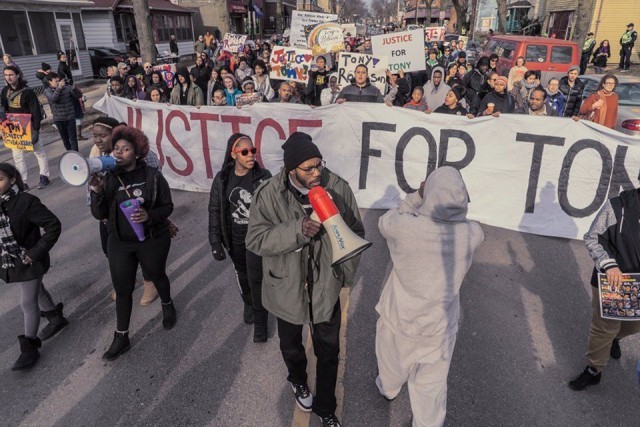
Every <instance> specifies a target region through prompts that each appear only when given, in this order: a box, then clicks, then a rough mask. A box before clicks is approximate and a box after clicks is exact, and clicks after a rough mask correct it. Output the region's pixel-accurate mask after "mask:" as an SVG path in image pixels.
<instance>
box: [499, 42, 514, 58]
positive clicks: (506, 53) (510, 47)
mask: <svg viewBox="0 0 640 427" xmlns="http://www.w3.org/2000/svg"><path fill="white" fill-rule="evenodd" d="M517 47H518V44H517V43H513V42H502V43H501V44H500V46H499V47H498V48H497V49H496V54H497V55H498V56H499V57H501V58H507V59H513V55H514V52H515V50H516V48H517Z"/></svg>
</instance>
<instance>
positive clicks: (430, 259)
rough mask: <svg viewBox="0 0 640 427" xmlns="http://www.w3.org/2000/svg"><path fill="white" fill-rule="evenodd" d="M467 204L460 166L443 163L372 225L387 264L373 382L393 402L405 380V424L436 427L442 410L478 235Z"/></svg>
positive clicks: (479, 231) (442, 416)
mask: <svg viewBox="0 0 640 427" xmlns="http://www.w3.org/2000/svg"><path fill="white" fill-rule="evenodd" d="M468 203H469V196H468V193H467V188H466V186H465V183H464V181H463V179H462V176H461V175H460V172H458V170H457V169H455V168H453V167H450V166H445V167H442V168H439V169H437V170H436V171H434V172H433V173H432V174H431V175H430V176H429V177H428V178H427V180H426V181H425V182H423V183H422V185H421V186H420V190H418V191H417V192H415V193H413V194H410V195H408V196H407V197H406V198H405V200H404V201H403V202H402V204H401V205H400V207H399V208H398V209H394V210H391V211H389V212H387V213H386V214H385V215H384V216H382V217H381V218H380V221H379V224H378V227H379V228H380V232H381V233H382V235H383V236H384V237H385V238H386V239H387V244H388V245H389V252H390V254H391V260H392V262H393V270H392V271H391V274H390V275H389V278H388V279H387V283H386V284H385V286H384V289H383V291H382V295H381V296H380V301H379V302H378V305H377V306H376V311H377V312H378V314H379V315H380V318H379V319H378V323H377V326H376V357H377V359H378V372H379V375H378V377H377V378H376V385H377V386H378V390H379V391H380V393H381V394H382V396H383V397H385V398H386V399H387V400H393V399H395V397H396V396H397V395H398V393H400V389H401V388H402V386H403V385H404V383H406V382H408V387H409V399H410V400H411V410H412V412H413V427H421V426H441V425H442V424H443V423H444V419H445V415H446V412H447V375H448V373H449V365H450V363H451V357H452V355H453V349H454V346H455V343H456V336H457V333H458V319H459V317H460V295H459V293H460V286H461V285H462V281H463V279H464V277H465V275H466V274H467V271H468V270H469V268H470V267H471V262H472V259H473V254H474V252H475V251H476V250H477V249H478V248H479V247H480V244H481V243H482V241H483V240H484V234H483V232H482V228H480V225H479V224H478V223H477V222H475V221H469V220H467V206H468ZM425 260H426V261H427V262H425Z"/></svg>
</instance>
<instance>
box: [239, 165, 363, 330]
mask: <svg viewBox="0 0 640 427" xmlns="http://www.w3.org/2000/svg"><path fill="white" fill-rule="evenodd" d="M287 180H288V174H287V173H286V172H284V171H281V172H280V173H278V174H277V175H275V176H274V177H273V178H271V179H270V180H268V181H266V182H265V183H263V184H262V185H261V186H260V187H258V189H257V190H256V192H255V193H254V194H253V201H252V203H251V213H250V215H249V230H248V231H247V237H246V240H245V243H246V245H247V249H249V250H250V251H252V252H253V253H255V254H257V255H260V256H261V257H262V270H263V273H264V274H263V281H262V304H263V305H264V307H265V308H266V309H267V310H268V311H269V312H271V313H272V314H273V315H275V316H276V317H278V318H280V319H283V320H286V321H287V322H289V323H293V324H296V325H302V324H304V323H305V322H307V321H309V320H310V317H309V295H308V292H307V287H306V278H307V266H308V257H309V253H310V249H311V248H312V249H313V252H312V253H313V254H314V255H313V261H312V265H313V282H314V284H313V295H312V307H313V313H312V314H313V323H321V322H327V321H329V320H330V319H331V313H332V312H333V307H334V306H335V304H336V302H337V301H338V297H339V294H340V289H341V288H342V287H343V286H349V285H351V284H352V283H353V279H354V277H355V273H356V269H357V268H358V262H359V257H355V258H352V259H351V260H349V261H346V262H344V263H342V264H339V265H337V266H335V267H331V259H332V258H331V242H330V240H329V236H328V234H327V233H326V232H325V231H324V229H323V230H321V232H320V233H319V234H318V235H317V236H316V238H314V239H309V238H308V237H306V236H304V235H303V234H302V220H303V218H304V217H305V216H306V214H305V211H304V209H303V208H302V205H300V203H299V202H298V201H297V200H296V199H295V197H294V195H293V194H292V193H291V191H290V190H289V189H288V184H287ZM321 185H322V187H324V188H325V190H327V192H328V193H329V194H330V195H331V197H332V198H333V201H334V202H335V204H336V206H337V207H338V210H339V211H340V215H341V216H342V218H343V219H344V221H345V223H346V224H347V226H349V228H351V230H353V231H354V232H355V233H356V234H358V235H359V236H361V237H364V226H363V225H362V220H361V219H360V213H359V212H358V205H357V204H356V199H355V197H354V195H353V192H352V191H351V188H349V184H348V183H347V181H345V180H344V179H342V178H340V177H339V176H338V175H336V174H334V173H332V172H331V171H329V170H328V169H325V170H324V171H323V173H322V182H321Z"/></svg>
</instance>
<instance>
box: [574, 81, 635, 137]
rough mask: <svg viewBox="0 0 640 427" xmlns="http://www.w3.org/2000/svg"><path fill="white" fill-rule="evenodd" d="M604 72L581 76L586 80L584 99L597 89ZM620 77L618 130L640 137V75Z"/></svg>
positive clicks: (617, 91)
mask: <svg viewBox="0 0 640 427" xmlns="http://www.w3.org/2000/svg"><path fill="white" fill-rule="evenodd" d="M603 76H604V74H586V75H583V76H580V79H581V80H582V81H584V82H585V88H584V93H583V94H582V99H583V100H585V99H586V98H587V97H588V96H589V95H591V94H592V93H593V92H595V91H596V89H597V88H598V83H600V80H601V79H602V77H603ZM616 77H617V78H618V87H616V93H617V94H618V124H617V125H616V130H617V131H619V132H622V133H626V134H627V135H632V136H634V137H636V138H638V139H640V77H633V76H624V75H623V76H621V75H616Z"/></svg>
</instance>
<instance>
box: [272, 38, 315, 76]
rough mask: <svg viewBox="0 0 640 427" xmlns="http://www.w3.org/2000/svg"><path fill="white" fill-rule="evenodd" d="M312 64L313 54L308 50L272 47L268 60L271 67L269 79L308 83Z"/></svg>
mask: <svg viewBox="0 0 640 427" xmlns="http://www.w3.org/2000/svg"><path fill="white" fill-rule="evenodd" d="M312 62H313V53H312V52H311V51H310V50H309V49H300V48H297V47H286V46H277V47H274V48H273V51H272V52H271V57H270V58H269V65H270V66H271V72H270V73H269V77H270V78H272V79H277V80H291V81H294V82H299V83H308V82H309V71H310V70H311V63H312Z"/></svg>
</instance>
